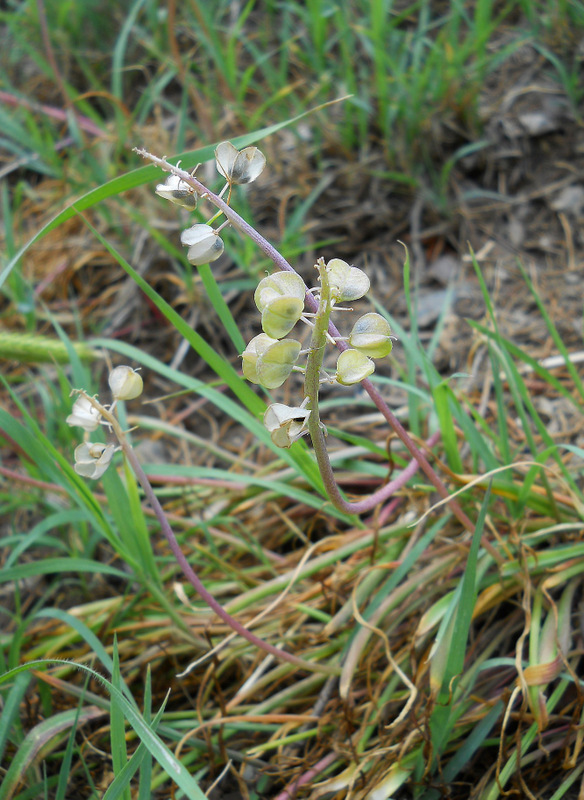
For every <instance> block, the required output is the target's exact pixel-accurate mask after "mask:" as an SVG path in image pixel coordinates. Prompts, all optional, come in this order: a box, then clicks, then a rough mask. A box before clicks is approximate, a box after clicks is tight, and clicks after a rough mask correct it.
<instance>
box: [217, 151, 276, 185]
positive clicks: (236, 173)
mask: <svg viewBox="0 0 584 800" xmlns="http://www.w3.org/2000/svg"><path fill="white" fill-rule="evenodd" d="M215 163H216V166H217V172H218V173H219V174H220V175H223V177H224V178H225V180H227V181H229V183H236V184H244V183H251V182H252V181H255V179H256V178H257V177H258V176H259V175H260V174H261V172H262V170H263V169H264V167H265V166H266V157H265V156H264V154H263V153H262V151H261V150H258V148H257V147H244V149H243V150H241V151H239V150H238V149H237V148H236V147H234V146H233V145H232V144H231V142H221V144H218V145H217V147H216V148H215Z"/></svg>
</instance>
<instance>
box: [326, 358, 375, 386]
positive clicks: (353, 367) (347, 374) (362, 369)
mask: <svg viewBox="0 0 584 800" xmlns="http://www.w3.org/2000/svg"><path fill="white" fill-rule="evenodd" d="M373 372H375V364H374V363H373V361H371V359H370V358H367V356H366V355H365V354H364V353H360V352H359V351H358V350H351V349H349V350H344V351H343V352H342V353H341V355H340V356H339V358H338V360H337V373H336V375H335V377H336V379H337V381H338V382H339V383H340V384H341V385H342V386H352V385H353V384H354V383H360V382H361V381H362V380H364V379H365V378H368V377H369V376H370V375H371V374H372V373H373Z"/></svg>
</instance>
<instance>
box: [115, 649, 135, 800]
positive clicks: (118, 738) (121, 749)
mask: <svg viewBox="0 0 584 800" xmlns="http://www.w3.org/2000/svg"><path fill="white" fill-rule="evenodd" d="M121 685H122V676H121V674H120V655H119V650H118V637H117V634H114V645H113V669H112V686H113V687H115V688H116V689H117V691H118V692H120V687H121ZM110 740H111V754H112V767H113V772H114V775H119V774H120V772H121V771H122V770H123V768H124V767H125V766H126V765H127V763H128V751H127V748H126V730H125V724H124V712H123V709H122V707H121V705H120V703H119V702H118V700H117V699H116V696H115V695H114V696H112V698H111V706H110ZM122 798H123V800H131V793H130V789H129V787H126V788H125V789H124V791H123V792H122Z"/></svg>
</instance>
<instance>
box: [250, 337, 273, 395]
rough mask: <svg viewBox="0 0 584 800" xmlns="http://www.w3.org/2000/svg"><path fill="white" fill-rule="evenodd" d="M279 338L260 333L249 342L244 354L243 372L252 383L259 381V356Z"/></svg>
mask: <svg viewBox="0 0 584 800" xmlns="http://www.w3.org/2000/svg"><path fill="white" fill-rule="evenodd" d="M277 341H278V340H277V339H272V337H271V336H268V335H267V334H266V333H260V334H259V335H258V336H254V338H253V339H252V340H251V341H250V342H249V344H248V345H247V347H246V348H245V350H244V351H243V354H242V360H243V364H242V366H243V374H244V376H245V377H246V378H247V380H248V381H249V382H250V383H259V382H260V377H259V375H258V358H259V356H260V355H261V354H262V353H264V352H265V351H266V350H267V349H268V347H271V346H272V345H273V344H276V342H277Z"/></svg>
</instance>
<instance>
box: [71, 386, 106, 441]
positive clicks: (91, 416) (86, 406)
mask: <svg viewBox="0 0 584 800" xmlns="http://www.w3.org/2000/svg"><path fill="white" fill-rule="evenodd" d="M65 422H66V423H67V425H73V426H76V427H79V428H83V430H85V431H88V432H91V431H95V430H97V428H98V427H99V424H100V422H101V414H100V413H99V411H98V410H97V408H94V407H93V406H92V405H91V401H90V400H89V399H88V398H87V397H85V396H84V395H82V394H80V395H79V396H78V398H77V400H75V402H74V403H73V409H72V411H71V413H70V414H69V416H68V417H67V419H66V420H65Z"/></svg>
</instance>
